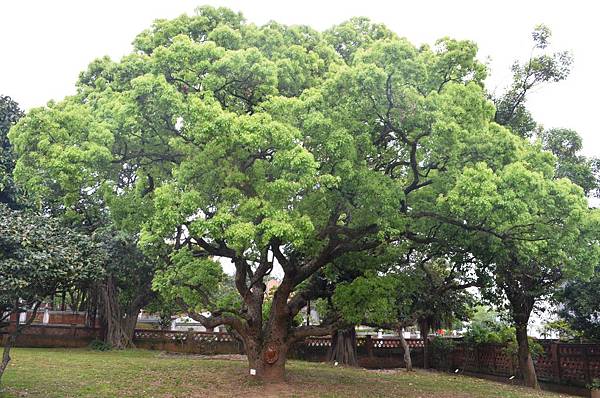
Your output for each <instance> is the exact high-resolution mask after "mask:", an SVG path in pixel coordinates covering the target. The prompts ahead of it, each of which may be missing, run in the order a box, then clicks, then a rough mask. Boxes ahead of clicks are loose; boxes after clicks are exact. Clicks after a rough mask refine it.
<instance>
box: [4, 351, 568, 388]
mask: <svg viewBox="0 0 600 398" xmlns="http://www.w3.org/2000/svg"><path fill="white" fill-rule="evenodd" d="M12 357H13V360H12V361H11V363H10V365H9V367H8V370H7V371H6V373H5V375H4V378H3V383H2V384H3V387H4V395H2V394H0V396H2V397H29V398H41V397H44V398H46V397H48V398H52V397H61V398H62V397H148V398H149V397H161V398H174V397H206V396H211V397H232V396H245V397H270V396H272V397H411V398H417V397H438V398H454V397H465V398H466V397H507V398H508V397H514V398H517V397H518V398H521V397H555V398H556V397H559V395H557V394H551V393H542V392H534V391H532V390H528V389H524V388H520V387H516V386H509V385H505V384H500V383H494V382H490V381H485V380H481V379H476V378H471V377H465V376H455V375H449V374H443V373H435V372H426V371H417V372H414V373H410V374H407V373H406V372H404V371H397V372H389V371H388V372H380V371H369V370H364V369H347V368H338V367H332V366H330V365H327V364H315V363H308V362H301V361H290V362H289V364H288V367H287V375H288V382H287V383H286V384H281V385H275V386H266V385H262V384H261V383H260V382H257V381H256V380H251V379H250V378H249V376H247V375H246V371H247V369H246V363H245V362H241V361H228V360H216V359H215V360H213V359H210V360H206V359H200V358H197V357H193V356H170V355H164V354H160V353H158V352H155V351H144V350H128V351H108V352H96V351H89V350H84V349H27V348H21V349H13V351H12Z"/></svg>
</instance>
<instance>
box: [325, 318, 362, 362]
mask: <svg viewBox="0 0 600 398" xmlns="http://www.w3.org/2000/svg"><path fill="white" fill-rule="evenodd" d="M329 361H330V362H337V363H339V364H341V365H346V366H358V360H357V355H356V330H355V328H354V325H353V326H351V327H347V328H344V329H338V330H336V331H335V332H334V333H333V335H332V336H331V350H330V351H329Z"/></svg>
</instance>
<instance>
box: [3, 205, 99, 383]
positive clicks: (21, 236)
mask: <svg viewBox="0 0 600 398" xmlns="http://www.w3.org/2000/svg"><path fill="white" fill-rule="evenodd" d="M102 261H104V250H103V249H102V248H101V247H100V246H99V245H98V244H95V243H93V242H92V241H91V240H90V239H89V238H88V237H86V236H84V235H81V234H78V233H76V232H74V231H72V230H70V229H68V228H64V227H61V226H60V225H59V224H58V222H57V221H56V220H54V219H51V218H49V217H45V216H39V215H32V214H28V213H24V212H21V211H15V210H10V209H8V208H7V207H6V206H4V205H0V313H1V314H2V319H1V321H2V323H3V325H4V326H7V325H9V324H10V323H9V322H8V320H9V319H10V317H11V316H12V317H16V319H17V320H16V322H15V325H14V326H12V327H11V328H10V329H9V331H10V334H9V336H8V339H7V340H6V341H5V343H4V354H3V357H2V364H1V365H0V377H1V376H2V374H3V373H4V370H5V369H6V366H7V365H8V362H9V361H10V349H11V347H12V346H13V345H14V343H15V341H16V339H17V336H18V335H19V334H20V333H21V332H22V331H23V329H24V328H26V327H27V326H28V325H30V324H31V323H32V322H33V321H34V319H35V317H36V314H37V310H38V308H39V306H40V304H41V303H42V302H43V301H44V300H45V299H47V298H49V297H50V296H52V295H54V294H57V293H59V292H62V291H65V290H68V289H71V288H73V287H75V286H77V287H81V286H84V285H89V284H90V283H91V282H92V281H94V280H95V279H97V278H98V277H99V276H100V275H101V273H102V268H101V264H102ZM29 309H31V313H30V314H28V316H27V317H26V320H25V322H24V323H20V321H19V317H20V314H21V313H28V310H29Z"/></svg>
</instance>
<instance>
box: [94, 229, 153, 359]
mask: <svg viewBox="0 0 600 398" xmlns="http://www.w3.org/2000/svg"><path fill="white" fill-rule="evenodd" d="M95 237H96V240H99V241H100V242H102V244H103V245H104V247H105V248H106V251H107V254H108V255H107V258H106V261H105V262H104V263H103V264H102V266H103V269H104V278H102V279H100V280H99V281H98V283H97V284H96V286H95V290H96V292H97V294H98V297H99V302H98V304H99V308H98V310H99V318H100V324H101V327H102V330H103V332H104V334H105V336H104V341H105V342H106V343H108V344H109V345H110V346H111V347H113V348H116V349H123V348H127V347H133V345H134V344H133V334H134V331H135V326H136V324H137V319H138V315H139V313H140V310H141V309H142V308H144V307H145V306H146V305H147V304H149V303H150V302H151V301H152V300H153V299H154V297H155V294H154V293H153V291H152V279H153V277H154V273H155V270H156V269H157V267H158V264H159V263H160V259H159V258H158V259H157V258H156V257H155V258H154V259H153V258H151V257H150V256H148V255H145V254H144V253H142V252H141V250H140V249H139V247H138V246H137V242H138V241H137V237H136V236H135V235H132V234H127V233H125V232H122V231H116V230H114V229H113V228H110V227H109V228H106V229H102V230H99V231H97V232H96V234H95Z"/></svg>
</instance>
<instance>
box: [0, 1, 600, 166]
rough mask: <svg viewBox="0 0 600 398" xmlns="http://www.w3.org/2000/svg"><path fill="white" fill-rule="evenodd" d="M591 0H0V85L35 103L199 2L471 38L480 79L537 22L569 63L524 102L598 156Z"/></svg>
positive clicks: (498, 68)
mask: <svg viewBox="0 0 600 398" xmlns="http://www.w3.org/2000/svg"><path fill="white" fill-rule="evenodd" d="M595 3H596V2H595V1H589V0H588V1H583V0H573V1H570V2H567V1H537V0H536V1H524V0H521V1H513V0H508V1H506V0H505V1H494V2H491V1H474V0H473V1H467V0H460V1H456V0H448V1H433V0H422V1H401V0H397V1H393V0H388V1H383V0H363V1H325V0H320V1H314V0H296V1H283V0H279V1H267V0H264V1H248V0H246V1H242V0H238V1H234V0H231V1H225V0H223V1H198V0H196V1H188V0H120V1H115V0H104V1H91V0H89V1H88V0H78V1H75V0H72V1H66V0H52V1H47V0H38V1H33V0H18V1H8V0H0V37H1V38H2V44H1V47H0V48H1V53H0V93H1V94H4V95H10V96H11V97H13V98H14V99H15V100H16V101H18V102H19V103H20V104H21V106H22V107H24V108H25V109H29V108H31V107H35V106H40V105H44V104H45V103H46V102H47V101H48V100H50V99H61V98H63V97H64V96H65V95H68V94H71V93H73V92H74V83H75V80H76V79H77V76H78V74H79V72H80V71H82V70H83V69H85V68H86V66H87V64H88V63H89V62H90V61H91V60H93V59H94V58H96V57H100V56H103V55H109V56H111V57H112V58H115V59H118V58H120V57H121V56H123V55H124V54H126V53H128V52H129V51H130V49H131V44H130V43H131V42H132V40H133V38H134V37H135V35H136V34H137V33H139V32H141V31H142V30H143V29H145V28H147V27H149V26H150V24H151V23H152V21H153V20H154V19H156V18H173V17H176V16H178V15H180V14H182V13H192V12H193V10H194V8H195V7H196V6H198V5H202V4H211V5H219V6H226V7H229V8H231V9H233V10H236V11H241V12H242V13H243V14H244V16H245V17H246V18H247V19H248V20H249V21H251V22H254V23H257V24H263V23H265V22H267V21H269V20H276V21H278V22H281V23H284V24H307V25H310V26H312V27H314V28H316V29H318V30H324V29H326V28H328V27H330V26H331V25H333V24H337V23H340V22H342V21H344V20H346V19H348V18H350V17H352V16H367V17H369V18H371V19H372V20H374V21H376V22H383V23H385V24H386V25H387V26H388V27H390V28H391V29H392V30H393V31H395V32H396V33H398V34H399V35H401V36H405V37H407V38H408V39H409V40H411V41H412V42H413V43H415V44H417V45H418V44H422V43H432V42H433V41H435V40H436V39H437V38H440V37H442V36H451V37H454V38H457V39H471V40H474V41H475V42H477V43H478V44H479V48H480V53H479V57H480V59H481V60H485V59H486V58H487V57H491V63H490V66H491V68H492V75H491V77H490V79H489V81H488V86H489V87H490V88H491V89H493V88H495V87H497V88H499V89H500V88H502V87H503V86H505V85H507V84H508V83H509V81H510V70H509V68H510V65H511V64H512V62H513V61H514V60H515V59H516V58H519V59H524V58H526V57H528V55H529V53H530V49H531V36H530V33H531V31H532V29H533V27H534V26H535V25H536V24H537V23H544V24H547V25H548V26H550V27H551V29H552V31H553V34H554V37H553V48H555V49H569V50H571V51H572V52H573V54H574V57H575V66H574V68H573V72H572V74H571V76H570V77H569V79H568V80H567V81H565V82H561V83H558V84H553V85H551V86H547V87H545V88H543V89H541V90H539V91H538V92H536V93H535V94H534V95H532V96H531V98H530V101H529V104H528V105H529V107H530V109H531V110H532V112H533V114H534V116H535V118H536V119H537V121H538V122H540V123H542V124H543V125H544V126H545V127H547V128H548V127H570V128H573V129H575V130H577V131H578V132H579V133H580V134H581V135H582V136H583V138H584V152H585V153H586V154H587V155H595V156H600V136H599V135H598V134H597V132H596V126H597V119H596V116H597V114H596V112H597V111H598V101H597V99H596V98H597V96H598V93H600V79H599V78H598V70H599V66H600V65H599V64H600V62H599V61H600V56H599V54H600V52H599V51H598V39H599V38H600V36H599V32H600V28H599V23H598V19H599V17H600V12H599V11H598V8H596V4H595Z"/></svg>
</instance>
